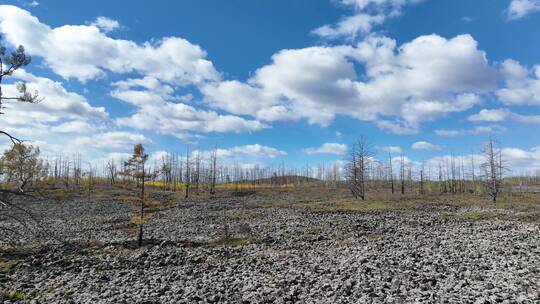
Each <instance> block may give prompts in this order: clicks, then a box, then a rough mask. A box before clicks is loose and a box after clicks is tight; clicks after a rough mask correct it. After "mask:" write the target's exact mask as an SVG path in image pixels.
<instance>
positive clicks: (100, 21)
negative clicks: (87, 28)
mask: <svg viewBox="0 0 540 304" xmlns="http://www.w3.org/2000/svg"><path fill="white" fill-rule="evenodd" d="M90 25H91V26H95V27H97V28H99V29H101V30H102V31H103V32H105V33H108V32H112V31H114V30H115V29H117V28H119V27H120V23H119V22H118V21H117V20H114V19H111V18H108V17H103V16H100V17H97V18H96V20H94V21H93V22H91V23H90Z"/></svg>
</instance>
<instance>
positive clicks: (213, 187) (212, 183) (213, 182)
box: [210, 147, 217, 194]
mask: <svg viewBox="0 0 540 304" xmlns="http://www.w3.org/2000/svg"><path fill="white" fill-rule="evenodd" d="M210 163H211V169H210V170H211V175H212V177H211V181H210V194H215V193H216V174H217V147H215V148H214V151H212V153H211V154H210Z"/></svg>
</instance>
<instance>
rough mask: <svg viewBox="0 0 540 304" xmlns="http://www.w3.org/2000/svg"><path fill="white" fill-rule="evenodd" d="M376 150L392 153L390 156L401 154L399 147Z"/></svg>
mask: <svg viewBox="0 0 540 304" xmlns="http://www.w3.org/2000/svg"><path fill="white" fill-rule="evenodd" d="M377 149H379V150H381V151H384V152H388V153H392V154H401V153H402V152H403V150H402V149H401V147H398V146H385V147H377Z"/></svg>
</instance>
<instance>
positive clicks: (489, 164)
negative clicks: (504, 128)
mask: <svg viewBox="0 0 540 304" xmlns="http://www.w3.org/2000/svg"><path fill="white" fill-rule="evenodd" d="M482 154H483V155H484V158H485V161H484V162H483V163H482V164H481V165H480V167H481V168H482V171H483V174H484V186H485V188H486V193H487V195H488V196H489V197H491V200H492V202H493V203H494V204H495V203H497V197H498V196H499V194H500V192H501V188H502V181H503V180H502V179H503V171H504V166H503V157H502V151H501V149H500V148H499V149H497V148H495V143H494V140H493V137H492V136H491V135H490V136H489V140H488V142H487V143H486V144H485V146H484V149H483V151H482Z"/></svg>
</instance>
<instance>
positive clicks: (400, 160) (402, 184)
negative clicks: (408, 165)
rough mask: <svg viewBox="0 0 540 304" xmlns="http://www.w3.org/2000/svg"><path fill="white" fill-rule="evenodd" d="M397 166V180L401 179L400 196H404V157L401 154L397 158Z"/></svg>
mask: <svg viewBox="0 0 540 304" xmlns="http://www.w3.org/2000/svg"><path fill="white" fill-rule="evenodd" d="M399 164H400V168H399V171H400V174H399V178H400V179H401V194H405V155H404V154H403V152H401V156H400V158H399Z"/></svg>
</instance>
